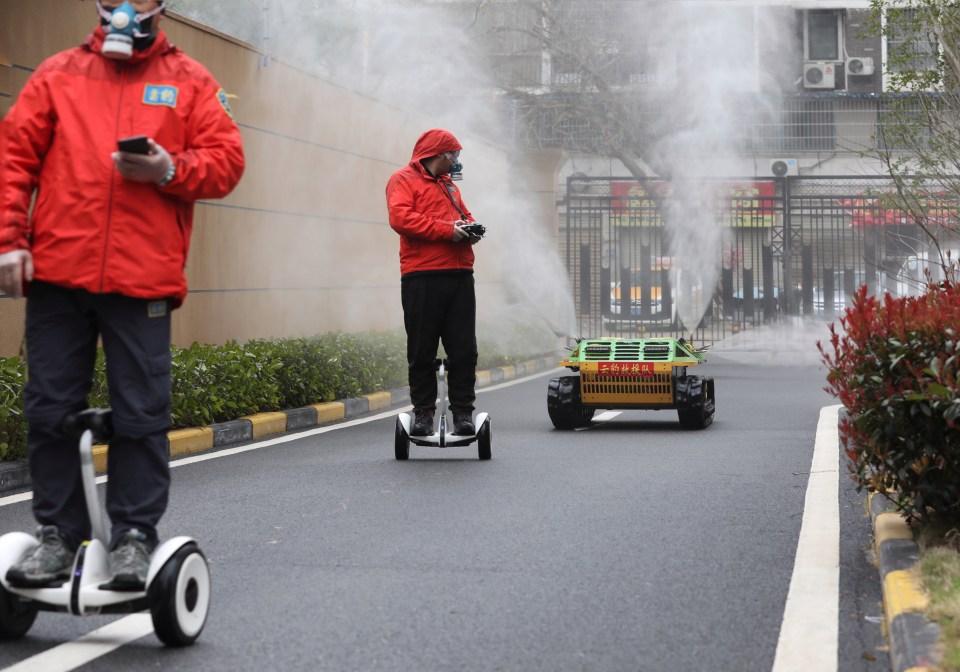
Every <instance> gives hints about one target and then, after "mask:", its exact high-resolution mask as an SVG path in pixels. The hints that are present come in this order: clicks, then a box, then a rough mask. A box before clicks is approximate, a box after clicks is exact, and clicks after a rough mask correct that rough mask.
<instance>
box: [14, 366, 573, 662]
mask: <svg viewBox="0 0 960 672" xmlns="http://www.w3.org/2000/svg"><path fill="white" fill-rule="evenodd" d="M553 373H554V371H546V372H543V373H540V374H537V375H535V376H525V377H523V378H519V379H517V380H511V381H508V382H505V383H500V384H498V385H493V386H490V387H485V388H483V389H482V390H477V393H478V394H479V393H482V392H492V391H493V390H499V389H502V388H504V387H510V386H512V385H518V384H520V383H523V382H526V381H529V380H531V379H532V378H542V377H544V376H548V375H551V374H553ZM412 408H413V407H412V406H405V407H403V408H397V409H392V410H390V411H386V412H384V413H378V414H377V415H373V416H370V417H368V418H360V419H357V420H349V421H347V422H342V423H338V424H335V425H330V426H329V427H317V428H314V429H310V430H307V431H305V432H298V433H296V434H286V435H284V436H280V437H277V438H275V439H269V440H267V441H259V442H257V443H253V444H250V445H248V446H240V447H238V448H228V449H226V450H220V451H217V452H215V453H207V454H205V455H198V456H196V457H186V458H183V459H180V460H176V461H174V462H171V463H170V467H171V468H172V467H182V466H184V465H187V464H193V463H195V462H205V461H207V460H213V459H216V458H218V457H227V456H229V455H236V454H238V453H245V452H247V451H250V450H256V449H258V448H266V447H267V446H273V445H277V444H280V443H287V442H288V441H295V440H296V439H301V438H304V437H307V436H313V435H316V434H324V433H326V432H332V431H336V430H338V429H346V428H347V427H355V426H357V425H362V424H365V423H368V422H375V421H377V420H383V419H384V418H389V417H394V416H396V415H397V414H398V413H401V412H403V411H409V410H411V409H412ZM106 480H107V477H106V476H99V477H98V478H97V483H104V482H106ZM32 498H33V493H32V492H23V493H20V494H17V495H10V496H8V497H3V498H0V506H7V505H10V504H16V503H17V502H25V501H27V500H29V499H32ZM151 632H153V621H152V620H151V618H150V615H149V614H132V615H130V616H126V617H124V618H121V619H120V620H118V621H114V622H113V623H111V624H110V625H105V626H104V627H102V628H98V629H97V630H94V631H93V632H90V633H88V634H86V635H83V636H82V637H80V638H78V639H75V640H73V641H71V642H66V643H64V644H61V645H59V646H56V647H54V648H52V649H48V650H46V651H44V652H43V653H39V654H37V655H36V656H33V657H31V658H27V659H25V660H22V661H20V662H19V663H16V664H14V665H12V666H10V667H7V668H4V669H3V672H67V671H68V670H73V669H76V668H78V667H80V666H81V665H85V664H87V663H88V662H90V661H91V660H94V659H96V658H98V657H100V656H104V655H106V654H108V653H110V652H111V651H113V650H115V649H118V648H119V647H121V646H123V645H124V644H127V643H129V642H132V641H134V640H136V639H139V638H141V637H144V636H145V635H148V634H150V633H151Z"/></svg>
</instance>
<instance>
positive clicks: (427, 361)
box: [400, 271, 477, 413]
mask: <svg viewBox="0 0 960 672" xmlns="http://www.w3.org/2000/svg"><path fill="white" fill-rule="evenodd" d="M400 296H401V300H402V302H403V324H404V327H405V328H406V330H407V365H408V380H409V383H410V401H411V402H412V403H413V408H414V410H416V411H419V410H431V411H432V410H433V409H435V408H436V402H437V370H436V368H435V367H434V360H435V359H436V357H437V349H438V347H439V345H440V343H441V342H442V343H443V349H444V351H445V352H446V353H447V359H448V360H449V366H448V368H447V394H448V396H449V398H450V410H451V411H453V412H454V413H473V403H474V401H475V400H476V392H475V388H476V384H477V333H476V332H477V300H476V295H475V293H474V288H473V273H472V272H471V271H452V272H426V273H416V274H412V275H406V276H404V277H403V278H402V279H401V281H400Z"/></svg>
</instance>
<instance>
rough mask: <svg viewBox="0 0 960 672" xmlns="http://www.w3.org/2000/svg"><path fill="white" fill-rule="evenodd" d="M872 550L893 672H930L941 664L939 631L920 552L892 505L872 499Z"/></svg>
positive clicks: (877, 496) (883, 499)
mask: <svg viewBox="0 0 960 672" xmlns="http://www.w3.org/2000/svg"><path fill="white" fill-rule="evenodd" d="M868 505H869V508H870V518H871V520H872V521H873V537H874V548H875V549H876V554H877V562H878V565H879V570H880V580H881V582H882V587H883V612H884V618H885V621H886V627H887V637H888V639H889V642H890V662H891V665H892V670H893V672H927V670H930V669H931V668H932V667H933V666H934V665H936V664H937V663H938V662H939V655H940V654H939V651H940V626H939V625H938V624H936V623H934V622H932V621H928V620H927V619H926V617H925V616H924V610H925V609H926V608H927V596H926V594H925V593H924V592H923V590H922V588H921V585H920V577H919V568H918V567H917V563H918V562H919V560H920V548H919V547H918V546H917V544H916V542H915V541H914V540H913V534H912V533H911V531H910V528H909V527H908V525H907V522H906V520H905V519H904V518H903V516H901V515H900V514H899V513H897V512H896V510H895V507H894V505H893V503H892V502H890V500H889V499H887V498H886V497H885V496H883V495H880V494H873V493H871V495H870V496H869V500H868Z"/></svg>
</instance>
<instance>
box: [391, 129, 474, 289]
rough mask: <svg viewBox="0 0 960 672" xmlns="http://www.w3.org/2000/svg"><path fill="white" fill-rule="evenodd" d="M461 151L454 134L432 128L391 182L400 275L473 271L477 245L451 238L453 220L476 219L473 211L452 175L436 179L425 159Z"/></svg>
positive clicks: (419, 140)
mask: <svg viewBox="0 0 960 672" xmlns="http://www.w3.org/2000/svg"><path fill="white" fill-rule="evenodd" d="M459 150H460V143H459V142H457V139H456V138H455V137H454V136H453V134H452V133H450V132H449V131H444V130H442V129H439V128H434V129H432V130H429V131H427V132H426V133H424V134H423V135H421V136H420V138H419V139H418V140H417V144H416V145H415V146H414V148H413V156H411V157H410V163H409V164H407V165H406V166H404V167H403V168H401V169H400V170H398V171H397V172H395V173H394V174H393V176H392V177H391V178H390V181H389V182H388V183H387V210H388V211H389V214H390V226H391V227H393V230H394V231H396V232H397V233H399V234H400V275H407V274H408V273H416V272H421V271H447V270H472V269H473V246H472V245H470V243H468V242H456V243H455V242H453V241H451V240H450V236H452V235H453V223H454V222H455V221H457V220H458V219H466V220H467V221H470V222H472V221H474V219H473V215H471V214H470V211H469V210H467V206H466V205H464V203H463V199H462V198H461V197H460V190H459V189H457V186H456V185H455V184H454V183H453V181H451V179H450V177H449V176H448V175H442V176H440V177H433V176H432V175H430V173H428V172H427V171H426V169H425V168H424V167H423V164H421V163H420V162H421V161H422V160H423V159H428V158H430V157H431V156H437V155H438V154H442V153H443V152H456V151H459ZM448 193H449V195H450V197H449V198H448V197H447V194H448ZM453 201H456V203H457V205H456V206H454V203H453ZM457 207H459V211H458V210H457Z"/></svg>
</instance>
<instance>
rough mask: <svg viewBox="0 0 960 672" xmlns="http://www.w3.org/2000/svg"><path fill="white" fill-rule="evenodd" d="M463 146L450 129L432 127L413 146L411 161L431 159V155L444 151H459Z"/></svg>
mask: <svg viewBox="0 0 960 672" xmlns="http://www.w3.org/2000/svg"><path fill="white" fill-rule="evenodd" d="M461 149H463V147H461V146H460V142H459V141H458V140H457V139H456V138H455V137H454V135H453V133H451V132H450V131H445V130H443V129H442V128H431V129H430V130H429V131H426V132H425V133H424V134H423V135H421V136H420V137H419V138H417V144H416V145H414V146H413V156H411V157H410V161H411V162H420V161H423V160H424V159H429V158H430V157H431V156H436V155H437V154H443V153H444V152H459V151H460V150H461Z"/></svg>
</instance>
